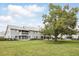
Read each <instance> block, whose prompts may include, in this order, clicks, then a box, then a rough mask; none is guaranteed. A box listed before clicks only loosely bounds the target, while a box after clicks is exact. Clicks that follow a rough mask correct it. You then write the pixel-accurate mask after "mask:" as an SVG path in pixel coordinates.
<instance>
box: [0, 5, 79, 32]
mask: <svg viewBox="0 0 79 59" xmlns="http://www.w3.org/2000/svg"><path fill="white" fill-rule="evenodd" d="M54 4H55V3H54ZM59 5H61V6H62V7H63V6H64V5H65V4H64V3H59ZM69 5H70V7H79V4H77V3H75V4H74V3H70V4H69ZM48 10H49V8H48V3H0V31H5V30H6V27H7V25H16V26H31V27H39V26H43V21H42V15H43V14H47V13H48ZM78 16H79V14H78V15H77V17H78ZM77 23H78V22H77Z"/></svg>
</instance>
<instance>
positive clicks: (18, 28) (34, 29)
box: [8, 25, 40, 31]
mask: <svg viewBox="0 0 79 59" xmlns="http://www.w3.org/2000/svg"><path fill="white" fill-rule="evenodd" d="M8 28H10V29H17V30H32V31H40V28H37V27H27V26H14V25H8Z"/></svg>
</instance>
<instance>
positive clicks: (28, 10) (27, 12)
mask: <svg viewBox="0 0 79 59" xmlns="http://www.w3.org/2000/svg"><path fill="white" fill-rule="evenodd" d="M7 9H8V11H9V12H11V14H18V15H20V16H27V17H36V16H37V14H35V13H34V12H42V11H44V9H45V8H44V7H41V6H38V5H25V6H20V5H8V8H7Z"/></svg>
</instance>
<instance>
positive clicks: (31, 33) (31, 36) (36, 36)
mask: <svg viewBox="0 0 79 59" xmlns="http://www.w3.org/2000/svg"><path fill="white" fill-rule="evenodd" d="M29 36H30V39H31V38H38V39H40V38H41V33H39V32H37V31H30V32H29Z"/></svg>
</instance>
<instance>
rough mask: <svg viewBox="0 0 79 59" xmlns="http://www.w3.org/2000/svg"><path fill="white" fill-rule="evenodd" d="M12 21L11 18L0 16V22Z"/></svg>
mask: <svg viewBox="0 0 79 59" xmlns="http://www.w3.org/2000/svg"><path fill="white" fill-rule="evenodd" d="M12 20H13V19H12V17H11V16H0V21H1V22H11V21H12Z"/></svg>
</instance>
